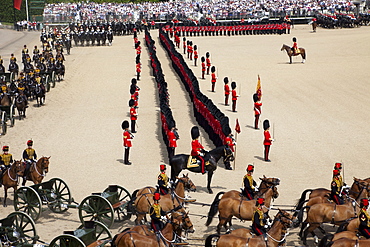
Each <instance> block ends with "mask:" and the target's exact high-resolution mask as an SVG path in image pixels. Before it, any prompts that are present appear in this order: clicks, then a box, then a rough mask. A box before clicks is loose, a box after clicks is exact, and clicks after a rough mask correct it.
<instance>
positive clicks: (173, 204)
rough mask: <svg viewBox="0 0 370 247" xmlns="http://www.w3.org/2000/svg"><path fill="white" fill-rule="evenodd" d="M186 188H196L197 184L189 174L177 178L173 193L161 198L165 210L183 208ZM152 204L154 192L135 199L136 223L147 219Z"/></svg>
mask: <svg viewBox="0 0 370 247" xmlns="http://www.w3.org/2000/svg"><path fill="white" fill-rule="evenodd" d="M185 190H191V191H195V190H196V187H195V185H194V184H193V182H192V181H191V179H190V178H189V177H188V175H187V174H186V175H183V177H181V178H178V179H177V181H176V182H175V189H174V190H173V191H172V192H171V193H168V194H167V195H162V196H161V199H160V200H159V205H160V206H161V208H162V209H163V211H165V212H167V211H168V212H169V211H171V210H173V209H175V208H181V207H182V205H183V203H184V200H185ZM152 204H153V194H152V193H145V194H142V195H140V196H138V197H137V198H136V199H135V202H134V205H135V208H136V219H135V224H136V225H138V224H140V222H141V221H142V220H143V219H145V216H146V214H147V213H149V209H150V207H151V205H152Z"/></svg>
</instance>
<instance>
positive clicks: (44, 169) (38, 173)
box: [22, 156, 50, 186]
mask: <svg viewBox="0 0 370 247" xmlns="http://www.w3.org/2000/svg"><path fill="white" fill-rule="evenodd" d="M49 159H50V156H49V157H41V158H40V159H39V160H38V161H37V162H33V163H32V164H31V167H30V170H29V171H28V173H27V172H26V173H27V174H26V176H23V182H22V186H25V184H26V181H27V180H29V181H32V182H33V183H34V184H39V183H41V182H42V180H43V179H44V177H45V176H46V173H48V172H49Z"/></svg>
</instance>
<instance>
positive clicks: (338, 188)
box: [330, 170, 344, 205]
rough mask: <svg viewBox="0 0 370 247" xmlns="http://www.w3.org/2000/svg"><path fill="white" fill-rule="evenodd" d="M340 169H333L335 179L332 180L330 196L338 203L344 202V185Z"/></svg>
mask: <svg viewBox="0 0 370 247" xmlns="http://www.w3.org/2000/svg"><path fill="white" fill-rule="evenodd" d="M339 175H340V173H339V170H333V180H332V181H331V193H330V198H331V199H332V200H333V201H334V202H335V203H336V204H338V205H341V204H344V200H343V198H342V193H341V192H342V187H343V185H342V184H341V182H340V179H339Z"/></svg>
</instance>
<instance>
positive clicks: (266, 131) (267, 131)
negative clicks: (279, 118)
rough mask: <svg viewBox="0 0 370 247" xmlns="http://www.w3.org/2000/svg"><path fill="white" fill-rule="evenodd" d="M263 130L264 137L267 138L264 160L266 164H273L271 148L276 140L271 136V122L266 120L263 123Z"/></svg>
mask: <svg viewBox="0 0 370 247" xmlns="http://www.w3.org/2000/svg"><path fill="white" fill-rule="evenodd" d="M263 129H264V132H263V135H264V137H265V139H264V141H263V145H264V146H265V158H264V159H265V161H266V162H271V160H269V152H270V146H271V144H272V142H273V141H274V139H272V138H271V135H270V122H269V120H267V119H266V120H265V121H263Z"/></svg>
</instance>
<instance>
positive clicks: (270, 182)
mask: <svg viewBox="0 0 370 247" xmlns="http://www.w3.org/2000/svg"><path fill="white" fill-rule="evenodd" d="M259 179H260V180H261V184H260V186H259V187H258V191H257V193H256V194H255V196H254V199H256V198H258V197H260V196H262V195H263V194H265V193H266V191H267V190H268V188H270V187H273V186H277V185H279V184H280V179H279V178H267V177H266V176H265V175H263V178H259ZM228 197H231V198H234V199H241V198H243V199H244V200H247V198H246V197H245V196H243V195H242V194H241V192H240V191H237V190H230V191H228V192H225V194H223V195H222V197H221V199H224V198H228Z"/></svg>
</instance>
